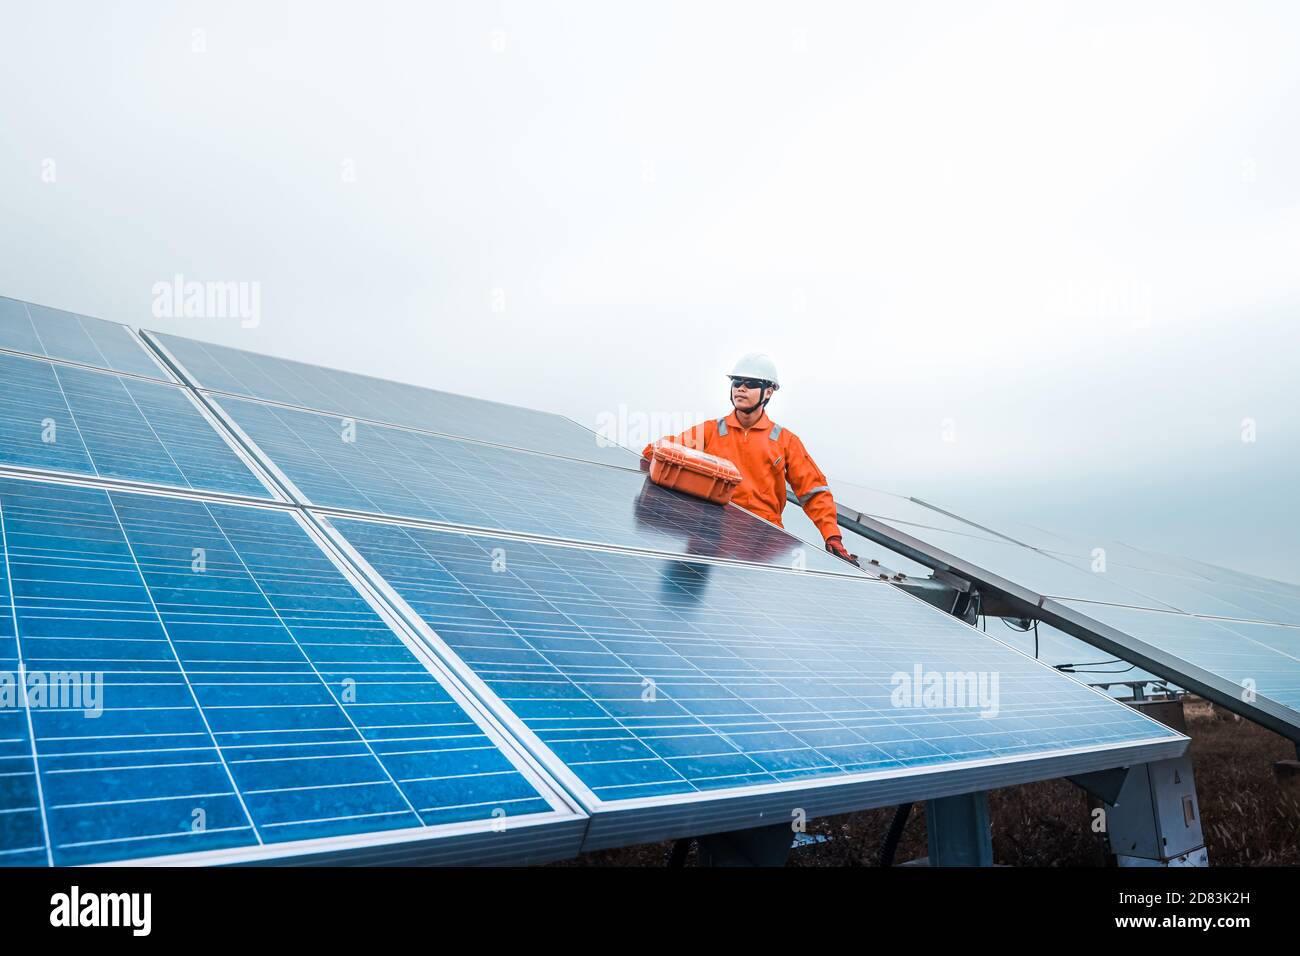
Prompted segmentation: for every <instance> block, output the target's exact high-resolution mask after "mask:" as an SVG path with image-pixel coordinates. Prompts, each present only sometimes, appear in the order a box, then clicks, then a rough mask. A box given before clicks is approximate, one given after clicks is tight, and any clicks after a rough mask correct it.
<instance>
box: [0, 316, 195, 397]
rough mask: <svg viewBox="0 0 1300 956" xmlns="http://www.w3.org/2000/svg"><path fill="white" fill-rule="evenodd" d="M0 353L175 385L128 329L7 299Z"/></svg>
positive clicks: (0, 331) (1, 319)
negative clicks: (8, 352)
mask: <svg viewBox="0 0 1300 956" xmlns="http://www.w3.org/2000/svg"><path fill="white" fill-rule="evenodd" d="M0 349H11V350H13V351H17V352H27V353H29V354H32V355H43V356H45V357H46V358H52V359H63V360H65V361H68V362H79V363H81V364H83V365H93V366H95V367H96V368H106V369H111V370H112V371H114V372H125V373H128V374H132V375H144V376H147V377H148V378H156V379H161V380H163V381H171V376H169V375H168V374H167V372H166V370H164V369H163V367H162V366H161V365H159V364H158V363H157V362H156V361H154V359H153V356H152V355H150V353H149V352H148V351H146V350H145V348H144V347H143V346H142V345H141V344H140V343H139V341H138V340H137V339H136V338H135V336H133V335H132V334H131V332H130V330H129V329H128V328H127V327H126V326H125V325H119V324H118V323H116V322H106V321H104V320H103V319H93V318H91V317H90V316H88V315H77V314H76V313H74V312H64V311H63V310H62V309H51V308H49V307H48V306H44V305H35V304H33V303H28V302H20V301H18V300H17V299H7V298H4V297H3V296H0Z"/></svg>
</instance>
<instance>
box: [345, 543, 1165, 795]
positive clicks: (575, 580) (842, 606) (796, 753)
mask: <svg viewBox="0 0 1300 956" xmlns="http://www.w3.org/2000/svg"><path fill="white" fill-rule="evenodd" d="M332 523H333V524H334V526H335V527H336V528H337V529H338V530H339V531H340V532H341V533H342V534H343V536H344V537H345V538H346V539H347V540H348V542H349V543H350V544H351V545H352V546H353V547H355V549H356V550H357V551H358V552H359V553H360V555H361V556H362V557H363V558H364V559H365V560H366V561H367V562H368V563H369V564H370V565H371V566H372V567H373V568H374V569H375V571H376V572H378V574H379V575H380V576H381V577H382V578H383V579H384V580H385V581H386V582H388V583H389V584H390V585H391V586H392V588H393V589H394V590H395V591H396V592H397V593H398V594H399V595H400V596H401V598H402V599H403V600H404V601H405V602H406V604H407V605H409V607H410V608H411V609H412V610H413V611H414V613H416V614H418V615H419V617H420V619H421V620H422V621H423V622H424V623H425V624H427V625H428V626H429V628H430V629H431V631H432V632H433V633H434V634H436V635H437V637H438V638H439V639H440V640H441V642H443V643H445V644H446V645H447V647H448V648H449V649H450V650H451V651H452V652H454V654H455V655H456V656H457V658H458V659H459V661H461V662H463V664H464V665H465V666H468V667H469V668H470V669H471V670H472V671H473V672H474V674H475V675H476V676H477V677H478V678H479V679H480V680H481V681H482V682H483V684H484V685H486V688H487V689H488V691H489V692H490V693H491V694H492V695H493V696H494V697H495V699H496V700H497V701H499V708H500V709H501V710H502V712H508V713H510V714H512V715H514V716H515V717H517V718H518V720H519V721H521V722H522V723H523V725H524V726H525V727H526V728H527V730H528V731H529V732H531V734H532V735H533V736H534V738H535V740H536V741H537V742H538V743H539V744H540V745H541V746H542V747H544V748H545V749H546V750H547V751H549V755H548V756H550V758H551V759H550V763H551V765H552V766H553V767H554V768H556V769H557V770H558V771H560V772H563V771H565V770H567V771H569V772H570V773H572V775H573V776H575V777H577V779H578V780H579V781H580V782H581V784H582V785H583V786H584V787H585V788H586V790H587V791H589V792H590V794H591V796H592V797H594V798H595V800H596V801H599V802H600V803H613V802H617V801H630V800H637V799H641V798H653V797H664V796H667V795H670V794H701V793H711V792H716V791H723V790H727V789H733V788H738V787H742V786H762V785H777V784H781V783H786V782H791V781H801V782H804V783H814V784H815V783H817V782H819V781H822V780H826V779H833V778H836V777H844V776H847V775H852V774H873V773H874V774H881V773H885V774H887V773H889V772H901V771H906V770H911V769H915V768H933V767H935V766H945V765H957V764H959V763H961V762H976V761H980V760H989V759H999V758H1011V757H1018V756H1023V755H1030V754H1033V755H1039V756H1041V755H1043V754H1046V753H1051V752H1069V751H1072V750H1075V749H1077V748H1082V747H1088V746H1096V745H1098V744H1101V743H1104V744H1108V745H1123V744H1127V743H1137V742H1139V741H1147V740H1150V739H1151V737H1152V736H1153V730H1154V728H1153V727H1152V726H1151V725H1150V724H1148V723H1147V722H1146V721H1143V720H1134V719H1133V717H1134V716H1135V715H1134V714H1133V712H1131V711H1127V710H1126V709H1123V708H1116V707H1115V706H1114V705H1113V704H1112V703H1111V701H1109V700H1107V699H1106V698H1104V697H1102V696H1101V695H1098V694H1096V693H1094V692H1093V691H1092V690H1090V689H1088V688H1085V687H1083V686H1081V685H1078V684H1074V683H1072V682H1068V681H1062V680H1061V679H1060V678H1059V677H1058V675H1057V674H1056V673H1055V672H1053V671H1052V670H1051V669H1050V668H1049V667H1047V666H1045V665H1043V664H1041V663H1038V662H1035V661H1034V660H1032V659H1031V658H1028V657H1026V656H1024V655H1022V654H1018V653H1016V652H1014V651H1011V650H1009V649H1008V648H1006V647H1004V646H1003V645H1001V644H999V643H997V642H995V641H991V640H987V639H982V638H980V637H979V636H978V635H976V634H975V633H974V632H972V630H971V629H970V628H969V627H967V626H966V625H964V624H962V623H960V622H958V621H957V620H956V619H954V618H952V617H950V616H948V615H945V614H943V613H941V612H938V611H933V610H932V609H930V608H928V607H926V606H924V605H922V604H921V603H920V602H919V601H917V600H916V599H914V598H912V597H910V596H908V595H906V594H904V593H902V592H901V591H899V590H897V589H895V588H893V587H891V586H889V585H887V584H883V583H879V582H867V581H861V580H855V579H849V578H843V577H839V576H833V575H800V574H796V573H789V572H782V571H779V570H776V569H771V568H758V567H754V568H747V567H741V566H738V565H709V564H702V563H697V562H692V561H687V560H673V559H670V558H667V557H659V556H649V555H639V554H625V553H617V552H605V551H591V550H581V549H575V548H570V547H564V546H561V545H558V544H540V543H533V542H520V541H516V540H511V539H505V538H495V537H489V536H480V535H469V534H465V533H460V532H451V531H439V530H434V529H430V528H418V527H414V526H403V525H398V524H391V523H378V522H371V521H361V520H340V519H335V520H333V522H332ZM900 662H915V663H916V665H917V666H922V667H923V670H924V671H926V672H937V673H941V674H950V673H959V672H960V673H968V672H975V673H983V674H986V675H990V674H997V675H998V678H997V679H998V682H999V691H998V696H999V699H1000V700H1001V701H1002V704H1001V706H1000V707H998V708H992V711H996V712H991V711H990V709H989V708H985V710H983V711H982V710H980V709H979V708H977V707H974V706H970V705H963V706H952V707H947V708H945V707H941V706H933V707H911V706H899V705H898V702H897V700H896V699H895V690H896V688H897V687H898V686H899V680H900V678H899V674H900V666H901V664H900ZM905 676H906V677H907V678H908V679H910V678H911V677H912V674H911V672H908V673H907V674H906V675H905ZM973 703H974V701H971V704H973ZM1159 735H1160V734H1159V733H1158V732H1156V733H1154V736H1159Z"/></svg>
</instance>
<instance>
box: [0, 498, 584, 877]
mask: <svg viewBox="0 0 1300 956" xmlns="http://www.w3.org/2000/svg"><path fill="white" fill-rule="evenodd" d="M0 546H2V547H3V551H4V561H3V564H4V567H5V569H6V573H5V576H4V578H3V579H2V580H0V585H2V588H0V602H2V603H3V607H2V608H0V610H2V611H3V614H0V672H3V673H4V674H6V675H8V676H9V677H10V678H11V680H12V678H13V676H14V675H25V679H23V678H22V677H21V676H20V678H19V679H20V680H21V681H22V684H21V685H20V686H27V687H28V688H29V694H28V695H27V697H26V700H22V701H20V704H19V705H18V706H16V707H15V706H9V707H5V708H0V778H3V781H4V786H2V787H0V862H4V863H8V864H15V865H24V864H45V863H51V864H59V865H64V864H87V863H102V862H120V861H128V860H129V861H140V860H157V859H168V860H171V859H185V860H187V861H193V862H234V861H238V860H261V859H272V858H277V857H290V856H294V857H297V856H302V855H309V856H311V857H313V858H321V857H330V858H345V857H347V855H349V854H351V855H357V854H360V855H363V856H364V855H366V854H369V855H371V856H374V855H376V854H378V855H380V856H381V857H382V856H383V855H384V854H390V855H391V854H396V853H399V852H401V851H402V848H403V847H406V848H408V851H409V852H411V853H419V854H422V855H423V858H425V859H442V858H443V857H441V856H440V854H443V849H442V844H441V843H440V842H439V841H442V840H446V841H447V843H446V847H447V852H449V853H451V858H452V859H453V860H456V859H459V860H464V859H473V860H476V861H478V862H483V861H485V860H487V861H490V860H493V859H515V860H518V861H524V860H527V859H535V858H548V857H555V856H564V855H571V854H572V853H573V852H576V846H577V839H578V835H579V828H580V827H581V825H582V822H583V821H582V818H581V817H580V815H577V814H575V813H574V812H573V811H571V810H570V809H568V807H567V806H566V805H565V804H564V803H562V802H560V801H559V800H558V798H557V797H556V796H555V795H554V792H553V791H552V790H551V789H550V788H549V787H548V786H547V785H546V784H545V783H544V781H543V778H542V777H541V775H540V774H539V773H537V772H536V771H535V770H533V769H532V768H530V767H529V766H528V765H527V764H526V763H524V762H522V761H521V760H520V758H519V756H518V755H517V754H513V752H512V751H511V749H510V747H508V746H505V744H504V738H503V737H502V736H501V735H500V734H499V733H497V732H496V731H495V730H491V729H490V728H489V727H488V726H487V725H486V724H484V723H483V722H482V720H481V718H477V717H475V716H472V715H471V713H470V710H471V709H473V705H471V704H469V702H468V701H467V699H466V698H465V697H463V696H462V694H461V692H460V691H458V690H455V689H454V688H453V687H452V686H451V685H450V684H448V683H447V682H446V681H445V680H444V679H440V678H439V677H437V676H435V672H436V670H437V669H436V668H434V669H433V670H431V667H433V665H432V664H431V662H430V661H429V659H428V657H427V655H426V654H425V653H424V652H423V651H422V650H421V649H420V648H419V646H418V645H417V644H415V643H408V642H406V641H404V640H403V638H402V637H401V636H399V634H398V633H396V632H395V631H394V630H393V629H391V628H390V627H389V626H388V624H387V623H385V619H384V618H383V617H381V616H380V614H379V613H378V612H377V611H376V609H375V607H374V606H372V605H371V604H369V603H368V602H367V601H366V600H365V599H364V598H363V597H362V596H361V594H359V593H358V592H357V590H356V589H355V588H354V587H353V584H352V583H350V580H349V578H347V577H345V575H344V574H343V573H342V572H341V571H340V569H339V568H338V567H337V566H336V565H335V564H334V563H333V562H332V561H331V559H330V558H329V557H328V556H327V555H326V554H325V552H324V551H322V550H321V548H320V547H319V546H318V545H317V543H316V542H315V541H314V540H313V539H312V538H311V537H310V536H309V534H308V533H307V531H306V530H305V527H304V526H303V525H302V524H300V522H299V519H297V518H296V517H295V516H294V515H293V514H292V513H291V512H289V511H287V510H283V509H275V508H267V507H249V506H240V505H229V504H220V503H214V502H204V501H201V500H197V499H194V498H177V497H163V496H157V495H144V494H134V493H125V492H116V491H106V490H103V489H98V488H90V487H74V486H68V485H52V484H48V483H44V482H37V481H24V480H16V479H0ZM34 675H46V678H47V679H48V680H49V681H50V683H49V686H50V687H53V686H54V681H56V680H57V679H58V675H64V677H65V678H67V681H66V683H65V686H66V687H67V693H69V694H74V696H66V697H59V696H57V695H55V694H53V693H52V692H51V693H50V694H49V696H47V697H41V698H39V699H38V698H37V697H36V696H35V695H34V694H32V693H30V688H31V687H34V686H36V685H35V684H33V676H34ZM97 687H98V689H96V688H97ZM10 689H12V683H11V688H10ZM92 698H95V700H92ZM96 701H97V702H96ZM11 704H12V700H11ZM467 708H469V709H467ZM96 711H98V712H96ZM503 747H504V749H503ZM179 855H184V856H179Z"/></svg>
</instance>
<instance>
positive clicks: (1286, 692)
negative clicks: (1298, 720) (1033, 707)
mask: <svg viewBox="0 0 1300 956" xmlns="http://www.w3.org/2000/svg"><path fill="white" fill-rule="evenodd" d="M1063 603H1064V604H1066V605H1067V606H1068V607H1071V608H1074V609H1075V610H1077V611H1079V612H1081V613H1082V614H1085V615H1087V616H1088V617H1089V618H1092V619H1093V620H1095V621H1099V622H1100V623H1102V624H1105V625H1108V626H1109V627H1111V628H1114V629H1115V630H1117V631H1121V632H1123V633H1124V634H1126V635H1129V636H1130V637H1133V638H1136V639H1138V640H1139V641H1142V642H1144V643H1145V644H1147V645H1149V647H1150V648H1151V649H1152V650H1157V651H1160V652H1163V653H1164V654H1169V655H1175V656H1177V657H1178V658H1180V659H1181V660H1183V661H1185V662H1187V663H1188V664H1190V665H1191V666H1192V667H1195V668H1198V669H1200V670H1201V671H1203V672H1205V674H1207V675H1210V676H1217V677H1220V678H1224V679H1226V681H1227V682H1229V683H1230V684H1231V685H1233V686H1232V687H1231V692H1232V693H1233V694H1234V695H1235V696H1236V697H1237V698H1238V700H1239V701H1240V702H1241V703H1243V704H1244V703H1250V704H1258V703H1259V701H1258V699H1257V698H1267V699H1269V700H1273V701H1276V702H1278V703H1279V704H1282V705H1283V706H1285V707H1288V708H1290V709H1291V710H1292V711H1300V628H1296V627H1286V626H1282V625H1277V624H1255V623H1251V622H1247V621H1224V620H1210V619H1208V618H1202V617H1194V616H1192V615H1189V614H1176V613H1168V612H1160V611H1148V610H1142V609H1138V608H1128V607H1114V606H1112V605H1106V604H1087V603H1084V602H1079V601H1066V602H1063Z"/></svg>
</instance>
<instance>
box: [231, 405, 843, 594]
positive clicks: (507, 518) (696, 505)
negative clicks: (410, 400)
mask: <svg viewBox="0 0 1300 956" xmlns="http://www.w3.org/2000/svg"><path fill="white" fill-rule="evenodd" d="M220 407H221V409H222V411H223V412H224V413H225V414H226V415H227V416H229V418H230V420H231V421H232V422H233V423H234V425H235V426H236V427H237V428H238V429H239V430H240V431H242V432H243V433H244V434H245V435H246V436H247V437H248V439H249V441H251V442H252V443H253V444H254V445H255V446H256V447H257V448H258V449H259V450H260V453H261V455H262V456H263V457H265V458H266V459H267V460H268V461H270V462H272V463H274V465H275V467H276V468H277V469H278V470H279V472H280V473H281V474H283V475H284V476H285V477H286V478H287V479H288V481H289V482H291V483H292V484H293V485H294V487H295V488H296V489H297V492H298V496H300V497H301V498H303V499H304V503H306V504H308V505H310V506H316V507H322V508H331V509H338V510H343V511H354V512H363V513H371V514H376V515H383V516H389V517H398V518H413V519H419V520H429V521H436V522H441V523H444V524H449V525H456V526H461V527H470V528H482V529H489V530H494V531H504V532H513V533H521V534H532V535H538V536H542V537H546V538H554V539H560V540H566V541H578V542H582V543H590V544H597V545H602V546H611V547H624V548H632V549H641V550H651V551H661V552H667V553H672V554H696V555H699V556H701V557H713V558H722V559H727V560H735V561H744V562H747V563H767V564H773V565H778V566H794V565H796V564H798V563H799V562H800V561H802V564H803V565H804V566H806V567H807V568H808V569H810V570H814V571H830V572H833V573H837V574H853V576H856V575H857V573H858V572H856V571H854V572H850V571H849V567H850V566H848V565H845V564H842V563H841V562H840V561H838V559H836V558H833V557H831V556H830V555H827V554H825V553H824V552H823V551H822V550H821V549H820V548H813V547H812V546H810V545H808V544H807V543H806V542H804V541H802V540H800V539H798V538H795V537H794V536H792V535H790V534H788V533H787V532H785V531H783V530H781V529H779V528H777V527H775V526H773V525H770V524H768V523H767V522H764V521H762V520H761V519H759V518H756V517H754V516H753V515H750V514H748V513H747V512H745V511H743V510H742V509H740V508H736V507H734V506H728V507H726V508H718V507H716V506H714V505H711V504H707V503H705V502H701V501H698V500H696V499H694V498H690V497H688V496H686V495H681V494H677V493H675V492H671V491H667V490H665V489H662V488H659V487H658V486H655V485H653V484H652V483H651V482H649V480H648V479H647V478H646V477H645V476H644V475H643V474H642V473H640V472H639V471H635V472H634V471H630V470H625V469H611V468H608V467H604V466H601V465H599V464H594V463H589V462H582V461H576V460H572V459H562V458H556V457H552V456H547V455H539V454H535V453H532V452H528V451H522V450H514V449H505V448H501V447H497V446H488V445H481V444H477V443H474V442H469V441H465V440H462V439H457V438H450V437H445V436H436V435H431V434H428V433H425V432H419V431H414V430H410V429H405V428H395V427H390V426H383V425H366V424H362V423H360V422H357V421H355V420H352V419H342V418H339V417H337V416H332V415H327V414H324V413H320V412H303V411H296V410H287V409H284V408H280V407H276V406H271V405H267V404H265V403H261V402H256V401H250V400H246V399H227V400H225V401H224V402H223V403H222V404H221V406H220ZM345 422H346V423H347V425H346V428H345V427H344V424H345Z"/></svg>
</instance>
